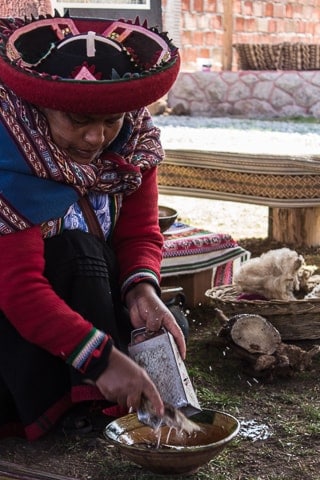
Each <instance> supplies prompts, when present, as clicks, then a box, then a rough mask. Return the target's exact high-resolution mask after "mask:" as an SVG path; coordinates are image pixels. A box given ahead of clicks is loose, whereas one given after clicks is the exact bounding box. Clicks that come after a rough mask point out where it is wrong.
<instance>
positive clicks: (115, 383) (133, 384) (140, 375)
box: [96, 347, 164, 416]
mask: <svg viewBox="0 0 320 480" xmlns="http://www.w3.org/2000/svg"><path fill="white" fill-rule="evenodd" d="M96 385H97V387H98V388H99V390H100V392H101V393H102V395H104V397H105V398H106V399H107V400H110V401H113V402H116V403H118V404H119V405H122V406H127V407H128V409H133V410H135V411H136V410H138V408H139V406H140V403H141V400H142V397H146V398H147V399H148V400H149V401H150V402H151V404H152V406H153V408H154V411H155V413H156V415H158V416H162V415H163V413H164V406H163V402H162V400H161V397H160V394H159V392H158V390H157V389H156V387H155V385H154V383H153V382H152V380H151V379H150V377H149V375H148V374H147V372H146V371H145V370H144V369H143V368H141V367H140V366H139V365H138V364H137V363H135V362H134V361H133V360H131V359H130V358H129V357H128V356H126V355H125V354H123V353H122V352H120V350H118V349H117V348H115V347H112V350H111V352H110V356H109V363H108V367H107V368H106V369H105V370H104V372H103V373H102V374H101V375H100V377H98V379H97V380H96Z"/></svg>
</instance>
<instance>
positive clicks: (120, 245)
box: [113, 168, 163, 282]
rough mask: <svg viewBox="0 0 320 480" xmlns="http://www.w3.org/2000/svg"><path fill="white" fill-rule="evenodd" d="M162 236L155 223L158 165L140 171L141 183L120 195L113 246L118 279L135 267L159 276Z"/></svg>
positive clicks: (157, 224)
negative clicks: (118, 274)
mask: <svg viewBox="0 0 320 480" xmlns="http://www.w3.org/2000/svg"><path fill="white" fill-rule="evenodd" d="M162 244H163V236H162V234H161V232H160V228H159V223H158V185H157V168H151V169H149V170H146V171H145V172H144V173H143V179H142V184H141V186H140V188H138V189H137V190H136V191H135V192H134V193H132V194H131V195H128V196H124V197H123V204H122V207H121V211H120V216H119V219H118V221H117V223H116V226H115V230H114V236H113V245H114V250H115V252H116V255H117V258H118V260H119V263H120V281H121V282H123V281H124V280H125V279H126V278H127V277H129V275H130V274H132V273H133V272H134V271H137V270H145V269H148V270H152V271H153V272H154V273H155V274H156V276H157V277H158V279H160V266H161V259H162Z"/></svg>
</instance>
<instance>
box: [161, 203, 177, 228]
mask: <svg viewBox="0 0 320 480" xmlns="http://www.w3.org/2000/svg"><path fill="white" fill-rule="evenodd" d="M158 211H159V214H158V215H159V225H160V230H161V232H165V231H166V230H168V228H170V227H171V225H172V224H173V223H174V222H175V220H176V219H177V216H178V212H177V210H175V209H174V208H170V207H164V206H162V205H159V207H158Z"/></svg>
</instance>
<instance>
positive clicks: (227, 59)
mask: <svg viewBox="0 0 320 480" xmlns="http://www.w3.org/2000/svg"><path fill="white" fill-rule="evenodd" d="M232 36H233V0H223V45H222V70H231V69H232Z"/></svg>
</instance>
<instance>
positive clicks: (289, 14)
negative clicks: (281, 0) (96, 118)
mask: <svg viewBox="0 0 320 480" xmlns="http://www.w3.org/2000/svg"><path fill="white" fill-rule="evenodd" d="M292 17H293V5H292V3H289V4H288V5H286V18H292Z"/></svg>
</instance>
